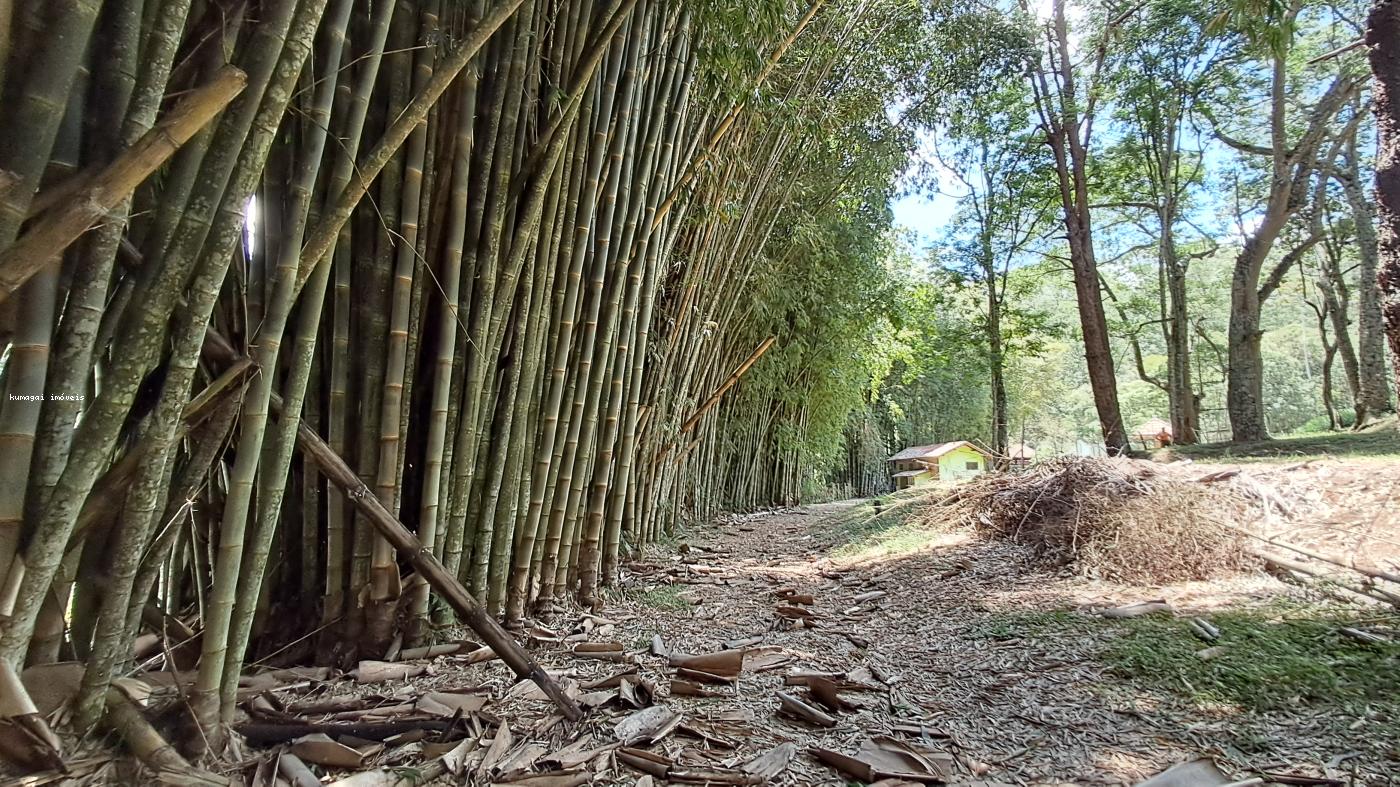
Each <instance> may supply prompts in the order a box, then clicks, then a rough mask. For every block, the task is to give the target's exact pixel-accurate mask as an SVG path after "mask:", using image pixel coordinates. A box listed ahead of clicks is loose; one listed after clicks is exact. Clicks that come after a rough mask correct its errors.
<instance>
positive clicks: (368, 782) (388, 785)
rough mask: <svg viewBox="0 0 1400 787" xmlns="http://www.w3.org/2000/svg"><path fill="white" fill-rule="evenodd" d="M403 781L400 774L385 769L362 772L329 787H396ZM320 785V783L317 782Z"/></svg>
mask: <svg viewBox="0 0 1400 787" xmlns="http://www.w3.org/2000/svg"><path fill="white" fill-rule="evenodd" d="M400 781H401V777H400V776H399V774H398V773H396V772H394V771H391V770H387V769H385V768H375V769H374V770H372V771H360V772H359V773H354V774H351V775H349V776H346V777H345V778H344V779H340V780H338V781H333V782H331V783H330V784H329V785H328V786H327V787H394V785H396V784H398V783H399V782H400ZM317 783H318V784H319V782H317Z"/></svg>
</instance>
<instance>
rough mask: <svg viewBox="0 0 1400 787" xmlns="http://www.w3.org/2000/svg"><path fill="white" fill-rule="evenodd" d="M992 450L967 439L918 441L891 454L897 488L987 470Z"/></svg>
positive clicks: (948, 479)
mask: <svg viewBox="0 0 1400 787" xmlns="http://www.w3.org/2000/svg"><path fill="white" fill-rule="evenodd" d="M991 459H992V457H991V454H988V453H987V452H986V451H984V450H982V449H981V448H978V447H977V446H975V445H973V444H972V443H969V442H968V441H966V440H955V441H953V442H951V443H937V444H934V445H916V446H913V447H911V448H906V449H904V450H903V451H900V452H899V453H897V454H895V455H894V456H891V457H890V458H889V460H888V461H889V463H890V474H891V475H892V476H893V478H894V488H895V489H909V488H911V487H916V486H924V485H926V484H931V483H934V482H936V481H945V482H949V483H953V482H957V481H961V480H963V479H967V478H971V477H972V476H975V475H980V474H981V473H985V472H987V469H988V467H989V466H990V464H991Z"/></svg>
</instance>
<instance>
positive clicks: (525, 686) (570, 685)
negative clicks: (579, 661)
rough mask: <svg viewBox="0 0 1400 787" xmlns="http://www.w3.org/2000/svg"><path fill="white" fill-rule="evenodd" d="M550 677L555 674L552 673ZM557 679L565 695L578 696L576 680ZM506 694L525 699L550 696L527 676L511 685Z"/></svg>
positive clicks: (542, 698)
mask: <svg viewBox="0 0 1400 787" xmlns="http://www.w3.org/2000/svg"><path fill="white" fill-rule="evenodd" d="M550 677H555V676H553V675H551V676H550ZM555 679H556V681H557V682H558V684H559V688H560V690H562V691H563V692H564V696H566V697H568V698H569V699H576V698H577V697H578V695H579V690H578V683H577V682H575V681H574V679H573V678H562V677H560V678H555ZM506 696H507V697H515V698H517V699H523V700H547V699H549V697H548V696H547V695H546V694H545V693H544V690H543V689H541V688H540V687H539V684H537V683H535V682H534V681H533V680H532V679H530V678H525V679H524V680H521V681H520V682H519V683H516V684H515V685H514V686H511V687H510V691H507V692H506Z"/></svg>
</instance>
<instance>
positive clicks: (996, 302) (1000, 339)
mask: <svg viewBox="0 0 1400 787" xmlns="http://www.w3.org/2000/svg"><path fill="white" fill-rule="evenodd" d="M1029 98H1030V95H1029V90H1028V87H1027V85H1026V84H1025V83H1024V81H1022V80H1011V81H1007V82H1005V83H1004V84H1002V85H1000V86H999V89H998V88H996V87H993V88H990V89H985V88H984V90H983V91H979V92H977V93H972V94H970V95H967V96H966V97H965V99H964V100H963V101H960V102H959V103H958V104H956V105H954V108H953V112H952V113H951V115H950V116H949V119H948V126H949V129H950V131H949V136H950V138H951V140H952V145H951V150H949V151H947V154H940V156H939V158H940V160H941V161H943V162H944V165H945V167H947V168H948V169H949V170H951V171H952V172H953V174H954V176H955V177H956V178H957V180H958V181H959V183H960V184H961V187H962V191H963V196H962V198H961V199H960V201H959V202H960V204H961V206H962V208H961V210H960V211H959V214H958V216H957V217H955V219H954V221H955V224H954V229H953V238H952V242H953V248H952V250H951V252H952V253H951V254H946V255H943V257H944V258H945V259H949V260H953V261H957V262H959V263H961V268H962V271H963V273H964V275H966V276H967V277H968V279H969V281H970V282H971V283H973V284H974V285H976V286H978V287H980V288H981V289H982V291H983V295H982V298H981V300H982V309H981V314H980V323H981V328H982V333H983V336H984V343H985V352H986V359H987V360H986V363H987V373H988V387H989V394H988V395H989V398H990V404H991V448H992V451H993V453H994V455H995V456H996V457H997V461H998V462H1001V463H1004V462H1005V461H1006V460H1007V457H1009V456H1010V454H1009V451H1008V449H1009V436H1008V430H1009V428H1010V421H1009V416H1008V405H1007V392H1006V366H1007V360H1008V356H1009V355H1010V354H1011V352H1012V351H1013V349H1022V348H1020V347H1012V346H1010V345H1011V343H1010V342H1009V341H1008V338H1009V337H1008V330H1007V326H1006V322H1007V319H1008V318H1011V319H1012V320H1013V321H1014V320H1015V318H1017V317H1029V315H1021V314H1014V313H1011V312H1013V311H1019V310H1018V309H1017V308H1016V307H1015V306H1014V305H1012V304H1008V303H1007V289H1008V285H1009V283H1010V282H1009V280H1010V274H1011V269H1012V265H1013V264H1014V263H1017V262H1020V259H1019V258H1020V257H1021V256H1022V255H1023V254H1024V253H1025V252H1026V251H1027V250H1028V249H1029V248H1030V247H1031V246H1032V245H1033V244H1036V243H1038V242H1039V241H1040V240H1041V235H1042V233H1043V232H1044V230H1045V229H1046V228H1047V225H1048V224H1049V223H1050V219H1051V217H1052V215H1053V212H1052V206H1053V204H1054V203H1053V200H1054V197H1053V195H1052V194H1051V193H1048V190H1047V189H1046V188H1045V187H1044V184H1045V180H1044V177H1043V176H1044V173H1045V172H1046V167H1045V165H1046V164H1047V162H1046V161H1045V156H1044V153H1045V148H1044V145H1042V144H1040V143H1039V141H1038V140H1037V139H1036V137H1035V135H1034V134H1033V133H1028V121H1029V117H1028V115H1027V109H1028V105H1029ZM1025 321H1026V320H1021V322H1025ZM1017 344H1020V342H1017Z"/></svg>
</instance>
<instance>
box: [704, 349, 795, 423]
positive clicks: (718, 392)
mask: <svg viewBox="0 0 1400 787" xmlns="http://www.w3.org/2000/svg"><path fill="white" fill-rule="evenodd" d="M776 341H778V337H776V336H769V337H768V338H767V339H764V340H763V343H762V344H760V345H758V349H756V350H754V351H753V352H752V353H750V354H749V357H748V358H745V359H744V362H743V363H741V364H739V368H737V369H735V370H734V371H733V373H731V374H730V375H729V377H727V378H725V381H724V382H723V383H721V384H720V386H719V387H718V388H716V389H715V392H714V393H712V394H710V398H709V399H706V400H705V403H704V404H702V405H700V407H699V409H697V410H696V411H695V412H694V413H693V414H692V415H691V416H690V417H689V418H687V419H685V423H684V424H682V425H681V434H685V433H687V432H689V431H690V430H692V429H694V428H695V425H696V424H698V423H700V419H701V418H704V417H705V413H707V412H709V410H710V408H711V407H714V406H715V405H716V404H719V400H720V399H722V398H724V395H725V394H726V393H728V392H729V389H730V388H733V387H734V386H735V385H737V384H738V383H739V378H741V377H743V376H744V375H745V374H746V373H748V371H749V368H750V367H752V366H753V365H754V364H756V363H758V359H759V358H762V357H763V354H764V353H766V352H768V348H769V347H772V346H773V343H774V342H776Z"/></svg>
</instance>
